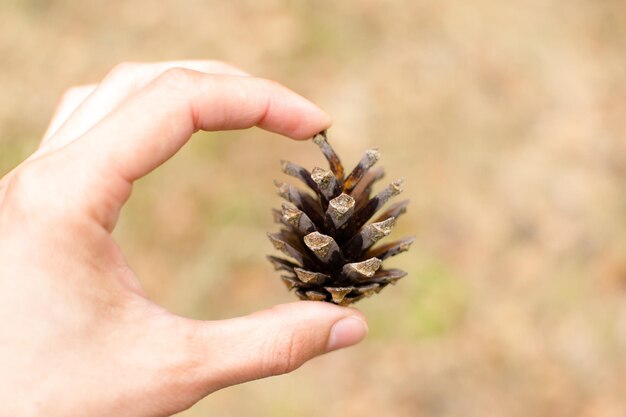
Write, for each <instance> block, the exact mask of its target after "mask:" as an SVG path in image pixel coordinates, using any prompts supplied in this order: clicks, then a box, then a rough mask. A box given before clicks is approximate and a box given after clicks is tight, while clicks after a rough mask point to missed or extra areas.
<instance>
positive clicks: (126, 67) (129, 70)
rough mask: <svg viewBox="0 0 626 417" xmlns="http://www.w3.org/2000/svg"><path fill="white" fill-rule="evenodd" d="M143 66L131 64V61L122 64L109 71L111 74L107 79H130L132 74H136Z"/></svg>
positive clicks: (137, 63)
mask: <svg viewBox="0 0 626 417" xmlns="http://www.w3.org/2000/svg"><path fill="white" fill-rule="evenodd" d="M143 65H144V64H140V63H139V62H131V61H127V62H120V63H119V64H117V65H115V66H114V67H113V69H111V70H110V71H109V73H108V74H107V76H106V77H105V78H106V79H108V80H110V79H117V78H120V77H122V78H125V77H128V76H129V75H130V74H134V73H135V72H136V71H137V70H138V69H139V68H141V67H142V66H143Z"/></svg>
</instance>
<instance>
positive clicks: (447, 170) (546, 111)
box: [0, 0, 626, 417]
mask: <svg viewBox="0 0 626 417" xmlns="http://www.w3.org/2000/svg"><path fill="white" fill-rule="evenodd" d="M114 4H115V5H114ZM624 50H626V5H625V4H624V2H621V1H619V0H603V1H597V0H573V1H568V2H565V1H556V0H527V1H523V2H522V1H518V2H496V1H487V0H477V1H472V2H467V1H456V0H454V1H452V0H451V1H437V0H420V1H411V0H406V1H399V0H398V1H393V0H387V1H373V0H366V1H361V0H349V1H343V2H333V1H316V2H295V1H288V0H283V1H279V0H272V1H264V2H258V1H245V0H243V1H232V2H217V1H207V0H202V1H200V0H191V1H186V2H181V1H162V2H158V3H157V2H150V1H147V0H140V1H133V2H107V1H104V0H90V1H83V2H69V1H65V2H64V1H45V0H30V1H26V0H13V1H8V2H7V1H4V2H2V3H1V5H0V56H2V62H3V64H2V65H1V66H0V91H2V96H1V97H0V145H1V147H0V171H1V172H6V171H7V170H8V169H10V168H11V167H13V166H14V165H16V164H17V163H18V162H19V161H20V160H21V159H22V158H24V157H25V156H26V155H27V154H28V153H29V152H31V151H32V150H33V149H34V148H35V146H36V143H37V140H38V138H39V137H40V136H41V134H42V132H43V130H44V128H45V125H46V122H47V119H48V118H49V116H50V115H51V113H52V111H53V109H54V105H55V102H56V100H57V98H58V97H59V96H60V94H61V93H62V91H63V90H64V89H65V88H67V87H69V86H70V85H72V84H78V83H86V82H93V81H96V80H98V79H99V78H101V77H102V75H103V74H104V73H105V72H106V71H107V70H108V69H109V68H111V67H112V66H113V65H114V64H116V63H118V62H120V61H124V60H145V61H154V60H166V59H173V58H187V57H195V58H204V57H209V58H218V59H223V60H226V61H231V62H234V63H237V64H239V65H240V66H242V67H243V68H246V69H247V70H249V71H251V72H253V73H256V74H259V75H261V76H264V77H268V78H273V79H277V80H280V81H282V82H284V83H285V84H287V85H289V86H290V87H292V88H294V89H295V90H297V91H299V92H301V93H303V94H304V95H306V96H308V97H310V98H311V99H313V101H315V102H317V103H319V104H320V105H321V106H322V107H324V108H325V109H326V110H328V111H329V112H330V113H331V114H332V115H333V117H334V119H335V126H334V128H333V129H332V130H331V132H330V135H331V138H332V139H334V143H335V145H336V147H337V148H338V150H339V151H340V152H341V154H342V155H344V159H346V160H352V161H353V162H356V160H357V158H358V157H359V156H360V153H361V151H362V150H363V149H365V148H366V147H368V146H374V145H378V146H380V147H381V150H382V152H383V157H384V160H383V161H384V163H385V165H386V167H387V168H388V171H389V174H390V176H392V177H393V176H400V175H404V176H406V177H407V180H408V185H407V190H406V194H408V196H409V197H410V198H411V199H412V201H413V203H412V210H411V211H410V214H409V215H408V216H406V217H405V218H403V219H402V220H403V221H402V222H401V229H402V230H400V231H399V232H397V235H398V236H399V235H400V234H401V233H404V232H416V233H417V236H418V240H417V242H416V244H415V245H414V248H413V251H412V253H411V254H410V255H405V256H404V257H402V258H398V260H397V261H394V262H395V264H396V265H397V266H398V267H403V268H406V269H407V270H408V271H409V273H410V275H409V277H408V278H406V279H405V280H404V281H402V282H401V283H400V284H399V286H398V287H395V288H392V289H389V290H385V294H383V295H382V296H381V297H379V298H376V299H372V300H367V301H365V302H363V303H362V304H361V305H360V307H361V308H362V309H363V310H364V311H365V312H366V314H368V316H369V317H370V319H371V335H370V337H369V339H368V341H367V342H365V343H363V344H362V345H361V346H359V347H357V348H355V349H352V350H350V351H344V352H338V353H335V354H332V355H330V356H328V357H325V358H320V359H317V360H315V361H314V362H312V363H310V364H307V365H306V366H305V367H303V368H302V369H301V370H299V371H297V372H296V373H295V374H293V375H290V376H285V377H279V378H273V379H271V380H264V381H259V382H255V383H251V384H246V385H243V386H239V387H235V388H231V389H228V390H225V391H222V392H219V393H216V394H214V395H212V396H211V397H209V398H208V399H206V400H204V401H202V402H201V403H200V404H198V405H197V406H196V407H194V408H192V409H191V410H189V411H187V412H185V413H181V414H180V415H181V416H189V417H191V416H199V415H207V414H212V415H227V416H240V415H241V416H249V415H254V416H266V415H267V416H278V417H280V416H302V417H309V416H311V417H312V416H317V415H325V416H329V417H332V416H356V415H359V416H363V417H365V416H379V415H388V416H395V417H402V416H428V417H434V416H458V415H464V416H468V417H472V416H480V417H489V416H494V417H495V416H509V417H515V416H520V417H521V416H529V415H532V416H555V415H563V416H580V417H594V416H602V417H611V416H623V415H626V404H625V403H624V401H623V392H624V391H623V386H622V385H623V381H622V380H623V378H622V377H623V375H624V371H626V297H625V291H626V255H625V253H626V191H625V190H626V187H625V186H624V181H625V180H626V145H625V143H626V142H625V139H626V135H625V133H626V118H625V117H624V115H626V87H625V86H626V82H625V80H626V55H625V54H624ZM279 159H292V160H294V161H296V162H299V163H302V164H305V165H313V164H314V163H315V162H321V157H319V156H318V155H317V153H316V151H315V146H314V145H312V144H298V143H292V142H287V141H285V140H282V139H280V138H277V137H275V136H273V135H270V134H267V133H264V132H261V131H258V130H250V131H243V132H230V133H224V134H221V133H220V134H212V135H205V134H200V135H198V138H197V139H195V140H194V141H192V143H191V144H190V146H188V147H187V148H186V149H184V150H183V151H182V152H181V153H180V154H179V155H178V156H176V157H175V158H174V159H173V160H172V161H171V162H169V163H168V164H166V165H165V166H163V167H162V168H160V169H159V170H157V171H156V172H155V173H154V174H153V175H151V176H150V177H148V178H146V179H145V180H142V181H141V182H140V183H139V184H138V185H137V187H136V192H135V194H134V195H133V197H132V199H131V201H130V202H129V204H128V207H127V209H126V210H125V212H124V213H123V217H122V219H121V224H120V226H119V228H118V230H117V231H116V235H117V238H118V240H119V241H120V244H121V245H122V247H123V248H124V249H125V251H126V253H127V255H128V258H129V260H130V263H131V265H132V266H133V268H134V269H135V270H136V271H137V273H138V274H139V275H140V276H141V277H142V280H143V282H144V283H145V286H146V288H147V290H148V292H149V293H150V295H151V297H152V298H154V299H155V300H157V301H158V302H160V303H162V304H164V305H165V306H166V307H167V308H169V309H171V310H173V311H175V312H178V313H180V314H184V315H188V316H193V317H198V318H207V319H208V318H221V317H228V316H232V315H236V314H243V313H247V312H250V311H253V310H255V309H258V308H263V307H266V306H269V305H271V304H273V303H276V302H283V301H289V300H291V298H292V297H290V296H289V295H288V294H286V293H285V292H284V290H283V289H282V287H281V285H282V284H280V283H279V282H278V279H277V277H276V276H275V275H274V273H273V272H272V271H271V268H270V267H269V266H268V265H267V264H266V262H265V260H264V255H265V253H267V252H269V251H271V249H270V245H269V244H268V243H267V242H266V239H265V231H266V230H268V229H271V228H272V225H271V223H270V215H269V207H270V206H271V205H275V204H277V202H278V199H277V197H275V196H274V195H273V187H272V185H271V181H270V180H271V179H272V177H274V176H277V174H278V171H279V167H278V160H279ZM216 176H219V177H220V179H221V184H219V185H216V184H212V183H211V178H215V177H216ZM233 189H234V190H236V191H233ZM209 233H212V234H213V236H212V237H209ZM218 239H219V243H218Z"/></svg>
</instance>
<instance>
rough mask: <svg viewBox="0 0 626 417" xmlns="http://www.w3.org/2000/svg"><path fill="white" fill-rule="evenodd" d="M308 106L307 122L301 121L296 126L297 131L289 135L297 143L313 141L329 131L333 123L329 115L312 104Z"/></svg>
mask: <svg viewBox="0 0 626 417" xmlns="http://www.w3.org/2000/svg"><path fill="white" fill-rule="evenodd" d="M308 104H309V106H308V107H309V109H307V110H308V112H307V113H308V114H307V119H306V120H305V121H302V120H300V121H299V122H298V124H297V125H296V129H294V131H293V132H292V133H291V134H290V135H289V136H290V137H291V138H292V139H295V140H297V141H304V140H308V139H311V138H312V137H313V136H315V135H316V134H317V133H319V132H321V131H323V130H326V129H328V128H329V127H330V126H331V125H332V123H333V120H332V118H331V117H330V115H329V114H328V113H326V112H325V111H324V110H322V109H320V108H319V107H317V106H316V105H315V104H313V103H311V102H308Z"/></svg>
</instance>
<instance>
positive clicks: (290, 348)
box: [265, 332, 304, 375]
mask: <svg viewBox="0 0 626 417" xmlns="http://www.w3.org/2000/svg"><path fill="white" fill-rule="evenodd" d="M303 347H304V343H303V341H302V338H300V337H299V336H298V335H297V334H296V333H294V332H290V333H287V334H282V335H279V336H278V337H277V339H276V340H275V345H274V346H273V348H272V349H271V354H270V355H268V363H267V364H266V369H265V370H266V373H267V374H269V375H282V374H286V373H289V372H292V371H295V370H296V369H298V368H299V367H300V366H301V365H302V363H303V362H304V357H303V349H302V348H303Z"/></svg>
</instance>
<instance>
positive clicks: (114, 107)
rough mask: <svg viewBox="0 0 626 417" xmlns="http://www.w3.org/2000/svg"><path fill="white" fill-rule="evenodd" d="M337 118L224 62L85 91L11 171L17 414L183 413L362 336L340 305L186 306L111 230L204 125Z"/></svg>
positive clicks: (12, 369) (11, 347) (3, 367)
mask: <svg viewBox="0 0 626 417" xmlns="http://www.w3.org/2000/svg"><path fill="white" fill-rule="evenodd" d="M330 123H331V122H330V118H329V117H328V115H326V113H324V112H323V111H322V110H320V109H319V108H318V107H316V106H315V105H314V104H312V103H311V102H310V101H308V100H306V99H304V98H302V97H301V96H299V95H297V94H296V93H294V92H292V91H290V90H288V89H287V88H285V87H283V86H281V85H280V84H278V83H275V82H272V81H268V80H264V79H260V78H256V77H253V76H250V75H249V74H247V73H244V72H243V71H241V70H239V69H237V68H235V67H233V66H231V65H227V64H224V63H221V62H216V61H180V62H164V63H153V64H139V63H131V64H122V65H119V66H117V67H116V68H115V69H114V70H112V71H111V72H110V73H109V74H108V75H107V76H106V77H105V78H104V79H103V80H102V81H101V82H100V83H99V84H97V85H90V86H83V87H77V88H73V89H71V90H69V91H68V92H67V94H65V96H64V98H63V100H62V101H61V104H60V105H59V108H58V110H57V112H56V114H55V116H54V118H53V120H52V122H51V124H50V127H49V128H48V131H47V132H46V133H45V135H44V138H43V140H42V142H41V145H40V147H39V149H38V150H37V151H36V152H35V153H34V154H33V155H32V156H31V157H30V158H28V159H27V160H26V161H25V162H23V163H22V164H20V165H19V166H18V167H16V168H15V169H14V170H12V171H11V172H9V173H8V174H6V175H5V176H4V177H3V178H2V179H1V180H0V406H1V408H2V412H3V415H5V414H6V415H11V416H42V415H45V416H52V417H54V416H74V415H77V416H78V415H81V416H86V415H88V416H133V417H141V416H168V415H171V414H174V413H177V412H179V411H182V410H184V409H186V408H188V407H190V406H192V405H193V404H194V403H196V402H197V401H199V400H200V399H202V398H203V397H205V396H206V395H208V394H210V393H212V392H214V391H216V390H219V389H221V388H225V387H227V386H230V385H234V384H238V383H241V382H245V381H250V380H253V379H258V378H263V377H267V376H271V375H277V374H283V373H287V372H291V371H293V370H294V369H296V368H298V367H299V366H300V365H302V364H303V363H304V362H306V361H307V360H309V359H311V358H313V357H315V356H318V355H321V354H324V353H326V352H329V351H333V350H336V349H340V348H343V347H347V346H350V345H353V344H355V343H358V342H359V341H360V340H361V339H362V338H363V337H364V336H365V334H366V332H367V325H366V324H365V323H366V321H365V318H364V317H363V315H362V314H361V313H360V312H358V311H357V310H355V309H351V308H344V307H338V306H334V305H331V304H328V303H320V302H310V301H302V302H294V303H290V304H285V305H279V306H275V307H272V308H269V309H268V310H264V311H260V312H257V313H254V314H251V315H249V316H245V317H238V318H233V319H229V320H220V321H200V320H192V319H189V318H184V317H179V316H176V315H174V314H172V313H170V312H168V311H167V310H165V309H164V308H162V307H160V306H158V305H157V304H155V303H154V302H153V301H151V300H149V299H148V297H147V295H146V294H145V292H144V291H143V289H142V287H141V283H140V279H139V277H137V276H136V275H135V274H134V273H133V271H132V270H131V269H130V268H129V266H128V265H127V263H126V260H125V258H124V255H123V254H122V252H121V251H120V248H119V247H118V246H117V245H116V243H115V241H114V240H113V238H112V237H111V232H112V231H113V229H114V228H115V224H116V222H117V219H118V216H119V213H120V210H121V209H122V206H123V205H124V203H125V202H126V200H127V199H128V198H129V196H130V193H131V191H132V184H133V182H134V181H135V180H137V179H139V178H141V177H143V176H145V175H147V174H148V173H150V171H152V170H153V169H154V168H156V167H158V166H159V165H161V164H163V163H164V162H165V161H167V159H169V158H170V157H171V156H172V155H174V154H175V153H176V152H177V151H178V150H179V149H180V148H181V147H182V146H183V145H184V144H185V143H186V142H187V141H188V140H189V139H190V137H191V135H192V134H193V133H194V132H196V131H197V130H206V131H216V130H227V129H244V128H249V127H252V126H258V127H260V128H262V129H266V130H269V131H272V132H275V133H277V134H280V135H283V136H287V137H289V138H292V139H295V140H303V139H307V138H310V137H311V136H312V135H314V134H315V133H316V132H318V131H321V130H323V129H325V128H327V127H328V126H329V125H330ZM277 140H279V139H277ZM0 152H1V150H0ZM214 204H219V201H215V202H214ZM207 274H209V271H207ZM207 279H210V277H207Z"/></svg>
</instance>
